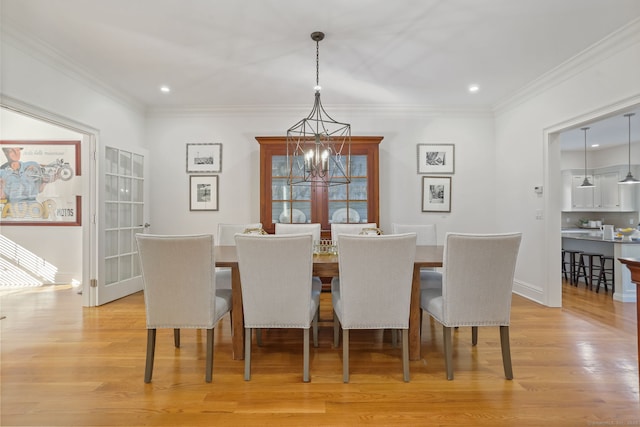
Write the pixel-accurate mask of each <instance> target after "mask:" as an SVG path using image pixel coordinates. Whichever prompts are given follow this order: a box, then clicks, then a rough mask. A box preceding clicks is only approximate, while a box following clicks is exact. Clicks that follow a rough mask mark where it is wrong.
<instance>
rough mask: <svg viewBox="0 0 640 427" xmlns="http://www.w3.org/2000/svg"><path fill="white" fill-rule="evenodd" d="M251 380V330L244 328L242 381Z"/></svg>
mask: <svg viewBox="0 0 640 427" xmlns="http://www.w3.org/2000/svg"><path fill="white" fill-rule="evenodd" d="M250 379H251V328H244V380H245V381H249V380H250Z"/></svg>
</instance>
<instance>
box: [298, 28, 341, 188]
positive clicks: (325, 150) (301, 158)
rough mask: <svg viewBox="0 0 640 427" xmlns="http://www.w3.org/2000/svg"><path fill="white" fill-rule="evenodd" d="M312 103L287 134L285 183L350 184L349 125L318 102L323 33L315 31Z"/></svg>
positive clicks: (312, 36)
mask: <svg viewBox="0 0 640 427" xmlns="http://www.w3.org/2000/svg"><path fill="white" fill-rule="evenodd" d="M311 39H312V40H314V41H315V42H316V86H315V88H314V90H315V100H314V102H313V108H312V109H311V112H310V113H309V115H308V116H307V117H306V118H304V119H302V120H300V121H299V122H298V123H296V124H295V125H293V126H292V127H291V128H290V129H289V130H287V165H288V168H289V175H288V179H287V182H288V184H291V185H298V184H307V183H310V182H315V183H317V184H320V185H324V186H332V185H340V184H348V183H350V182H351V173H350V157H351V125H350V124H348V123H341V122H338V121H336V120H334V119H333V118H331V116H329V114H327V112H326V111H325V110H324V108H323V107H322V102H321V101H320V89H321V88H320V41H321V40H323V39H324V33H322V32H320V31H315V32H313V33H311Z"/></svg>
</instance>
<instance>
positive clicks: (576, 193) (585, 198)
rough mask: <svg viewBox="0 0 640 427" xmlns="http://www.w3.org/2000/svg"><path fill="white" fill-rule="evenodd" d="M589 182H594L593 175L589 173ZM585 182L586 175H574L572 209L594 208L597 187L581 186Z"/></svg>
mask: <svg viewBox="0 0 640 427" xmlns="http://www.w3.org/2000/svg"><path fill="white" fill-rule="evenodd" d="M587 177H588V178H589V182H591V183H592V184H593V182H594V179H593V175H588V176H587ZM583 182H584V175H573V176H572V181H571V208H572V209H593V207H594V199H595V197H594V195H595V191H594V190H595V187H587V188H582V187H580V186H581V185H582V183H583Z"/></svg>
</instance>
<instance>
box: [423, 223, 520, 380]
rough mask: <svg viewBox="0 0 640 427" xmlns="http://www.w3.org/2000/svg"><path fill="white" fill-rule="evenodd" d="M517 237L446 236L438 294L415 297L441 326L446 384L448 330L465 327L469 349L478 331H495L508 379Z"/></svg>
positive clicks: (449, 356)
mask: <svg viewBox="0 0 640 427" xmlns="http://www.w3.org/2000/svg"><path fill="white" fill-rule="evenodd" d="M521 238H522V234H521V233H504V234H464V233H447V235H446V238H445V242H444V257H443V268H444V271H443V275H442V290H441V291H439V290H437V289H426V290H423V291H422V292H421V297H420V307H421V308H422V310H424V311H426V312H427V313H428V314H430V315H431V316H432V317H433V318H434V319H435V320H437V321H438V322H439V323H441V324H442V328H443V334H444V354H445V364H446V369H447V379H449V380H452V379H453V356H452V354H453V349H452V343H451V329H452V328H455V327H460V326H471V328H472V333H471V336H472V338H471V340H472V345H476V344H477V342H478V326H499V327H500V343H501V346H502V362H503V365H504V374H505V376H506V378H507V379H513V369H512V366H511V350H510V346H509V317H510V314H511V298H512V290H513V276H514V274H515V268H516V261H517V258H518V250H519V248H520V240H521Z"/></svg>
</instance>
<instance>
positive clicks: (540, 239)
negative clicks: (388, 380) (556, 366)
mask: <svg viewBox="0 0 640 427" xmlns="http://www.w3.org/2000/svg"><path fill="white" fill-rule="evenodd" d="M639 27H640V23H636V25H635V26H632V27H630V28H627V29H625V30H624V31H623V32H621V34H619V35H617V36H616V37H613V38H611V39H609V40H606V41H603V42H602V43H601V44H600V45H599V46H597V47H596V49H594V51H593V52H592V53H591V54H590V56H586V57H584V58H577V59H576V61H574V63H572V64H571V67H569V66H567V67H564V68H563V69H561V70H559V73H560V74H559V76H560V77H557V78H555V79H550V80H549V84H547V85H546V87H537V88H536V90H535V91H523V93H522V94H521V96H516V97H514V99H513V100H512V101H511V102H510V103H508V104H506V105H504V106H502V107H501V108H500V109H499V110H498V112H497V114H496V122H495V123H496V157H497V160H498V168H497V183H498V185H497V187H496V193H497V194H499V195H500V197H497V198H496V205H497V220H498V223H499V224H501V226H502V227H503V228H504V229H505V230H509V229H513V228H519V229H522V230H523V231H524V237H523V241H522V247H521V252H520V257H519V262H518V267H517V271H516V278H517V280H518V285H517V287H516V291H517V292H519V293H522V294H525V295H528V296H530V297H532V298H534V299H537V300H539V301H542V302H544V303H545V304H549V305H552V306H554V305H559V304H560V301H561V288H560V274H559V272H560V261H559V260H560V236H559V233H558V230H559V229H560V204H561V182H560V173H559V170H560V150H559V142H558V138H550V140H551V144H550V145H549V141H547V140H546V136H547V134H546V132H548V131H549V130H555V131H559V130H561V128H562V126H563V125H564V124H567V127H568V125H576V124H577V123H579V122H580V121H581V120H589V119H593V118H594V114H595V113H597V112H600V113H601V115H604V114H605V113H612V112H613V111H615V109H617V108H623V107H625V106H629V105H631V104H633V103H635V102H638V101H637V99H636V98H638V97H639V96H640V73H639V72H638V70H640V29H639ZM532 86H533V85H532ZM543 182H544V183H545V186H546V189H545V194H544V195H543V196H541V197H536V195H535V194H534V191H533V187H534V186H535V185H540V184H542V183H543ZM538 210H541V211H543V212H544V213H545V218H544V219H543V220H536V211H538Z"/></svg>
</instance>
